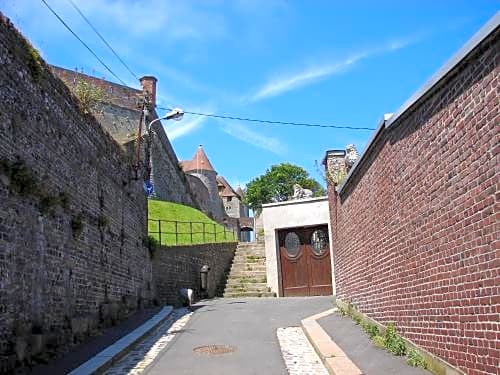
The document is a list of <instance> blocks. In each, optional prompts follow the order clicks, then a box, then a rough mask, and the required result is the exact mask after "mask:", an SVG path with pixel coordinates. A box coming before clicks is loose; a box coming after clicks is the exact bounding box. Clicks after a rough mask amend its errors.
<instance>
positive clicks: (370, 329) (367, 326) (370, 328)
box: [363, 322, 379, 339]
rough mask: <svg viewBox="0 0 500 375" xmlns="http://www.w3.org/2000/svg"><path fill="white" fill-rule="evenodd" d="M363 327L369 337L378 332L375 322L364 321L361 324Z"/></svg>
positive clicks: (376, 334)
mask: <svg viewBox="0 0 500 375" xmlns="http://www.w3.org/2000/svg"><path fill="white" fill-rule="evenodd" d="M363 329H364V331H365V332H366V333H367V334H368V336H370V338H371V339H372V338H374V337H375V336H378V334H379V329H378V327H377V326H376V325H375V324H372V323H368V322H366V323H364V324H363Z"/></svg>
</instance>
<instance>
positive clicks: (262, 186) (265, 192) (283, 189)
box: [245, 163, 325, 211]
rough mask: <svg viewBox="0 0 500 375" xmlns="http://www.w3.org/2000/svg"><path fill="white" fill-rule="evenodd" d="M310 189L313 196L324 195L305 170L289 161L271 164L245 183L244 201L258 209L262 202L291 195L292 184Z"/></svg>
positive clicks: (286, 197)
mask: <svg viewBox="0 0 500 375" xmlns="http://www.w3.org/2000/svg"><path fill="white" fill-rule="evenodd" d="M295 184H299V185H300V186H302V187H303V188H304V189H310V190H311V191H312V192H313V195H314V196H315V197H317V196H322V195H325V190H324V189H323V187H322V186H321V185H320V184H319V182H317V181H316V180H314V179H313V178H311V177H310V176H309V173H307V171H306V170H305V169H303V168H301V167H299V166H296V165H293V164H290V163H281V164H278V165H273V166H271V168H269V169H267V170H266V173H264V174H263V175H262V176H259V177H256V178H254V179H253V180H252V181H250V182H249V183H248V184H247V189H246V192H245V203H246V204H247V205H248V206H249V207H250V208H251V209H253V210H257V211H259V210H260V209H261V207H262V205H263V204H265V203H271V202H282V201H286V200H288V199H290V198H291V197H292V196H293V185H295Z"/></svg>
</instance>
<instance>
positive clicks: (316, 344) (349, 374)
mask: <svg viewBox="0 0 500 375" xmlns="http://www.w3.org/2000/svg"><path fill="white" fill-rule="evenodd" d="M337 310H338V309H337V308H333V309H329V310H326V311H324V312H322V313H319V314H315V315H312V316H310V317H308V318H305V319H302V320H301V325H302V329H303V330H304V333H305V334H306V337H307V338H308V339H309V342H310V343H311V345H312V346H313V348H314V350H316V352H317V353H318V355H319V357H320V358H321V361H322V362H323V364H324V365H325V367H326V369H327V370H328V372H329V373H330V374H332V375H362V374H363V372H362V371H361V370H360V369H359V368H358V367H357V366H356V365H355V364H354V362H352V361H351V360H350V359H349V357H348V356H347V354H346V353H345V352H344V351H343V350H342V349H341V348H340V347H339V346H338V345H337V344H336V343H335V342H334V341H333V340H332V339H331V337H330V336H329V335H328V334H327V333H326V332H325V331H324V329H323V328H322V327H321V326H320V325H319V323H318V322H317V320H318V319H320V318H323V317H325V316H327V315H330V314H333V313H334V312H335V311H337Z"/></svg>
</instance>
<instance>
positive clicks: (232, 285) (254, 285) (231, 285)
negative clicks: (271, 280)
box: [226, 278, 267, 289]
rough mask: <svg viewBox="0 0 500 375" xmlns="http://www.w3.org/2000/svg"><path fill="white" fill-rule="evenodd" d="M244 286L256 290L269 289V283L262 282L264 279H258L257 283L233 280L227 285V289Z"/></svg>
mask: <svg viewBox="0 0 500 375" xmlns="http://www.w3.org/2000/svg"><path fill="white" fill-rule="evenodd" d="M242 281H243V282H242ZM242 286H245V287H248V288H250V287H252V288H254V289H256V288H261V289H267V282H266V281H264V282H262V279H260V280H259V279H258V278H257V279H256V280H255V282H249V281H246V280H242V279H231V280H229V282H228V283H227V284H226V289H227V288H236V287H242Z"/></svg>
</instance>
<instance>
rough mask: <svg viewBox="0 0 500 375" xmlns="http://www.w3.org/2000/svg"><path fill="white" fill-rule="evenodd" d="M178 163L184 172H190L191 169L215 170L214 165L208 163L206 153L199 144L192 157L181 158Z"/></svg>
mask: <svg viewBox="0 0 500 375" xmlns="http://www.w3.org/2000/svg"><path fill="white" fill-rule="evenodd" d="M180 164H181V167H182V170H183V171H184V172H191V171H213V172H215V169H214V167H212V164H210V161H209V160H208V158H207V155H206V154H205V151H203V147H201V145H200V146H199V147H198V149H197V150H196V152H195V154H194V156H193V159H191V160H183V161H181V162H180Z"/></svg>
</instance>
